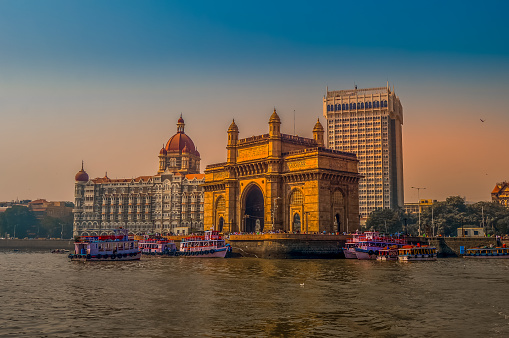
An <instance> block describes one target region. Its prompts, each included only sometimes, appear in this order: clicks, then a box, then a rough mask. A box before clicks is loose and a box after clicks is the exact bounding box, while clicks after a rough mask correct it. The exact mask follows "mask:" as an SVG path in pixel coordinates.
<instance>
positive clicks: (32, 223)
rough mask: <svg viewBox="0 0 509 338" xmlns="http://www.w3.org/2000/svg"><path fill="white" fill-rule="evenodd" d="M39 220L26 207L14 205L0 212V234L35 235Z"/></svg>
mask: <svg viewBox="0 0 509 338" xmlns="http://www.w3.org/2000/svg"><path fill="white" fill-rule="evenodd" d="M38 226H39V220H38V219H37V218H36V217H35V215H34V213H33V212H32V211H30V210H29V209H28V208H27V207H24V206H20V205H15V206H13V207H12V208H9V209H7V210H5V211H4V212H3V213H2V214H0V234H2V235H4V234H9V235H11V236H13V237H14V234H16V237H18V238H24V237H35V236H36V232H37V228H38Z"/></svg>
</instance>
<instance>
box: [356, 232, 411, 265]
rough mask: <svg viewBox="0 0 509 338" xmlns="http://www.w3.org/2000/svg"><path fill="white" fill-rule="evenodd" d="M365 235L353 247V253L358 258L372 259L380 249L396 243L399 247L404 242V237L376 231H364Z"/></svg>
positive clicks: (375, 257) (377, 254)
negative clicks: (385, 234) (386, 234)
mask: <svg viewBox="0 0 509 338" xmlns="http://www.w3.org/2000/svg"><path fill="white" fill-rule="evenodd" d="M364 235H365V237H364V238H363V239H362V240H359V242H358V243H357V246H356V247H355V255H356V256H357V259H360V260H374V259H377V257H378V256H379V254H380V250H382V249H384V248H386V247H388V246H393V245H396V246H398V247H401V246H403V245H405V244H406V240H405V239H404V238H395V237H391V236H384V235H383V234H380V233H379V232H377V231H367V232H365V233H364Z"/></svg>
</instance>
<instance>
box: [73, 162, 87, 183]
mask: <svg viewBox="0 0 509 338" xmlns="http://www.w3.org/2000/svg"><path fill="white" fill-rule="evenodd" d="M74 180H75V181H77V182H88V174H87V172H86V171H85V170H83V161H81V170H80V171H78V173H77V174H76V176H74Z"/></svg>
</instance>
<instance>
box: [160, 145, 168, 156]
mask: <svg viewBox="0 0 509 338" xmlns="http://www.w3.org/2000/svg"><path fill="white" fill-rule="evenodd" d="M166 154H168V152H167V151H166V149H165V148H164V144H163V147H162V148H161V151H159V155H166Z"/></svg>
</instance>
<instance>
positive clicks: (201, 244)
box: [176, 230, 231, 258]
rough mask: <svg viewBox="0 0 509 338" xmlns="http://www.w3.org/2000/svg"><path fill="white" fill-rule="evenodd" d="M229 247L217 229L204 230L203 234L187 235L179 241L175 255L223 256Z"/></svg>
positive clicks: (228, 250) (229, 249)
mask: <svg viewBox="0 0 509 338" xmlns="http://www.w3.org/2000/svg"><path fill="white" fill-rule="evenodd" d="M230 251H231V247H230V246H229V245H228V244H225V241H224V239H223V237H222V236H221V235H220V234H219V231H212V230H208V231H205V236H197V235H193V236H189V237H185V238H183V239H182V240H181V241H180V250H179V251H178V252H177V253H176V256H179V257H180V256H182V257H197V258H224V257H225V256H226V254H227V253H228V252H230Z"/></svg>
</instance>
